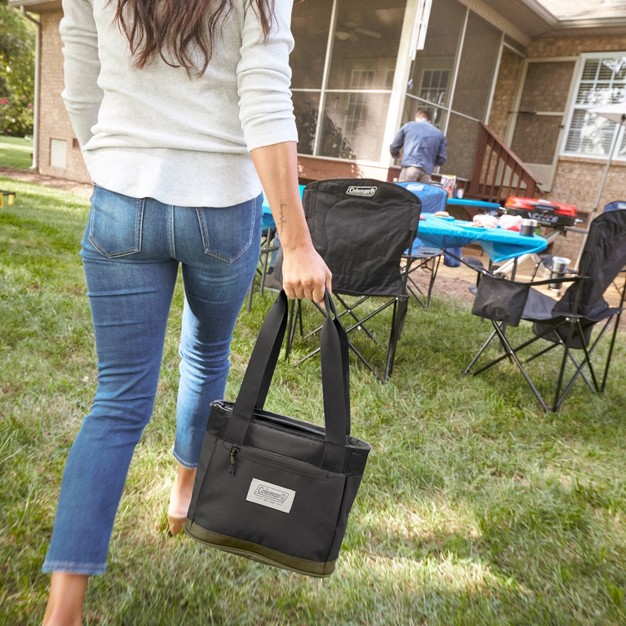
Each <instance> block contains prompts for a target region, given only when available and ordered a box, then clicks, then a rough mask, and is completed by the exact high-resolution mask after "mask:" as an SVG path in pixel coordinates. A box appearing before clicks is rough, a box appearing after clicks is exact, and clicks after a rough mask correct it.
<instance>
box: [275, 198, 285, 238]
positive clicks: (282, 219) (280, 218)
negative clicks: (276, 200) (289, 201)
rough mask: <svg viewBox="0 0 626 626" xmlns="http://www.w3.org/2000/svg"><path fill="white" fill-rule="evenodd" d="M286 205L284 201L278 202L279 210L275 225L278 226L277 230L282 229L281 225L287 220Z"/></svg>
mask: <svg viewBox="0 0 626 626" xmlns="http://www.w3.org/2000/svg"><path fill="white" fill-rule="evenodd" d="M286 206H287V205H286V204H285V203H284V202H281V203H280V212H279V214H278V224H277V225H276V226H277V227H278V232H279V233H280V232H282V230H283V226H284V225H285V224H286V223H287V220H286V219H285V207H286Z"/></svg>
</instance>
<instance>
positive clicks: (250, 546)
mask: <svg viewBox="0 0 626 626" xmlns="http://www.w3.org/2000/svg"><path fill="white" fill-rule="evenodd" d="M185 531H186V532H187V533H188V534H189V535H191V536H192V537H193V538H194V539H196V540H197V541H200V542H201V543H206V544H207V545H209V546H212V547H213V548H218V549H220V550H224V552H230V553H231V554H236V555H237V556H245V557H246V558H248V559H252V560H253V561H258V562H259V563H263V564H264V565H273V566H274V567H280V568H282V569H286V570H290V571H292V572H297V573H298V574H301V573H303V572H305V573H306V574H307V575H308V576H315V577H316V578H327V577H328V576H330V575H331V574H332V573H333V572H334V571H335V563H336V562H337V561H331V562H327V563H318V562H317V561H308V560H307V559H299V558H296V557H295V556H290V555H289V554H284V553H283V552H277V551H276V550H272V549H271V548H266V547H265V546H260V545H258V544H256V543H253V542H251V541H245V540H244V539H235V538H233V537H227V536H226V535H220V534H219V533H214V532H211V531H210V530H205V529H204V528H201V527H200V526H198V525H197V524H194V523H193V522H187V526H186V527H185Z"/></svg>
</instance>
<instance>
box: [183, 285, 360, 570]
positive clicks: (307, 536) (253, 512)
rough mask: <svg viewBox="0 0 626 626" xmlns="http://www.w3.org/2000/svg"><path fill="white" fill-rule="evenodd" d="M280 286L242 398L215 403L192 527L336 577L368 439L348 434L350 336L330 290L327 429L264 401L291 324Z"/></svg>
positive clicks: (260, 555)
mask: <svg viewBox="0 0 626 626" xmlns="http://www.w3.org/2000/svg"><path fill="white" fill-rule="evenodd" d="M287 313H288V306H287V297H286V296H285V294H284V292H281V293H280V294H279V296H278V299H277V300H276V303H275V304H274V306H273V307H272V309H271V310H270V312H269V314H268V316H267V317H266V319H265V321H264V322H263V326H262V328H261V331H260V333H259V337H258V339H257V342H256V345H255V347H254V350H253V352H252V357H251V358H250V362H249V364H248V368H247V370H246V374H245V376H244V379H243V383H242V385H241V389H240V391H239V395H238V397H237V400H236V402H235V403H232V402H226V401H223V400H220V401H217V402H213V403H212V404H211V412H210V415H209V421H208V425H207V430H206V433H205V436H204V441H203V443H202V451H201V453H200V460H199V464H198V471H197V474H196V480H195V483H194V489H193V496H192V499H191V504H190V507H189V512H188V520H187V522H186V524H185V532H186V533H187V534H188V535H190V536H191V537H193V538H194V539H196V540H198V541H200V542H202V543H204V544H207V545H210V546H213V547H216V548H219V549H220V550H225V551H227V552H231V553H233V554H237V555H240V556H245V557H247V558H250V559H253V560H255V561H259V562H261V563H264V564H267V565H273V566H276V567H281V568H284V569H288V570H291V571H294V572H298V573H300V574H306V575H309V576H316V577H325V576H330V574H332V572H333V571H334V569H335V563H336V561H337V557H338V555H339V551H340V548H341V542H342V540H343V536H344V533H345V530H346V525H347V523H348V515H349V513H350V509H351V507H352V504H353V502H354V499H355V497H356V493H357V490H358V488H359V485H360V483H361V479H362V477H363V471H364V469H365V463H366V461H367V456H368V453H369V451H370V446H369V445H368V444H367V443H365V442H364V441H361V440H359V439H356V438H355V437H351V436H350V386H349V377H348V343H347V337H346V335H345V331H344V330H343V328H342V326H341V324H340V323H339V320H338V319H337V317H336V313H335V310H334V306H333V304H332V301H331V300H330V297H329V296H328V294H327V295H326V321H325V322H324V325H323V327H322V332H321V336H320V344H321V362H322V389H323V396H324V407H323V413H324V427H322V426H318V425H316V424H311V423H308V422H305V421H302V420H298V419H295V418H293V417H287V416H284V415H279V414H277V413H272V412H270V411H266V410H264V408H263V405H264V403H265V398H266V396H267V392H268V390H269V386H270V383H271V380H272V375H273V373H274V369H275V367H276V363H277V360H278V355H279V353H280V348H281V345H282V341H283V338H284V334H285V328H286V325H287Z"/></svg>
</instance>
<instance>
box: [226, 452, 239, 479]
mask: <svg viewBox="0 0 626 626" xmlns="http://www.w3.org/2000/svg"><path fill="white" fill-rule="evenodd" d="M240 449H241V448H240V447H239V446H232V448H231V449H230V455H229V456H230V469H229V470H228V473H229V474H232V475H233V476H234V475H235V463H236V461H237V454H238V453H239V450H240Z"/></svg>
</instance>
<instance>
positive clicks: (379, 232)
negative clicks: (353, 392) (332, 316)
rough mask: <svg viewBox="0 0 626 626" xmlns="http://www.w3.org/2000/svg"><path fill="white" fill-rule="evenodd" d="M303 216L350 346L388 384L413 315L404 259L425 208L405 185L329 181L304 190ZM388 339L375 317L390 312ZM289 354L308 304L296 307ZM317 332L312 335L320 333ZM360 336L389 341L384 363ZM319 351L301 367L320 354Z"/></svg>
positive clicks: (377, 340)
mask: <svg viewBox="0 0 626 626" xmlns="http://www.w3.org/2000/svg"><path fill="white" fill-rule="evenodd" d="M303 204H304V211H305V214H306V219H307V223H308V226H309V230H310V232H311V237H312V239H313V245H314V246H315V248H316V249H317V251H318V252H319V253H320V255H321V256H322V258H323V259H324V260H325V262H326V264H327V265H328V267H329V268H330V270H331V272H332V274H333V295H334V296H335V301H336V303H337V305H338V307H339V306H341V307H343V308H342V309H341V310H340V311H339V317H340V319H341V320H342V322H343V324H344V326H345V328H346V331H347V332H348V338H349V343H350V348H351V350H352V351H353V352H354V354H356V356H357V357H358V358H359V359H360V360H361V362H362V363H364V364H365V365H366V366H367V367H368V368H369V369H370V370H371V371H372V372H373V373H374V374H375V375H376V377H377V378H378V379H379V380H381V381H386V380H387V379H388V378H389V376H391V373H392V370H393V364H394V360H395V354H396V345H397V342H398V340H399V338H400V335H401V332H402V325H403V322H404V318H405V315H406V311H407V298H408V294H407V275H408V274H407V272H405V271H404V270H403V268H402V267H401V261H402V255H403V253H404V252H405V251H406V250H407V249H408V248H410V246H411V244H412V242H413V240H414V239H415V236H416V232H417V222H418V220H419V216H420V209H421V203H420V200H419V198H418V197H417V196H415V195H414V194H412V193H411V192H409V191H407V190H406V189H404V188H403V187H400V186H399V185H395V184H393V183H388V182H384V181H380V180H372V179H334V180H322V181H317V182H315V183H311V184H310V185H308V186H307V187H306V189H305V191H304V198H303ZM387 310H390V311H391V315H390V316H389V315H387V316H386V318H387V319H386V320H385V321H388V326H389V335H388V339H387V341H386V342H383V341H382V340H381V339H379V338H378V337H377V335H379V334H380V332H378V333H377V332H375V331H374V330H373V329H372V327H373V326H374V317H375V316H379V315H380V314H381V313H382V312H383V311H387ZM289 324H290V326H289V333H288V338H289V339H288V343H287V356H289V353H290V351H291V348H292V346H293V342H294V335H295V330H296V328H297V327H298V326H299V327H300V330H301V331H302V303H301V302H300V301H299V302H298V303H297V304H296V305H295V306H294V307H292V315H291V317H290V320H289ZM317 331H318V328H316V329H315V330H313V331H311V333H309V334H312V333H314V332H317ZM355 333H358V334H359V335H361V336H363V337H365V338H367V342H368V343H369V340H370V339H371V340H373V341H374V342H375V343H378V344H379V345H382V344H383V343H384V344H385V351H386V356H385V364H384V366H383V367H382V368H381V367H380V366H376V365H375V364H374V361H375V356H376V355H375V354H374V355H373V356H369V355H368V357H366V356H365V353H364V352H365V351H364V349H363V348H362V347H361V346H360V345H359V346H358V347H357V343H359V344H361V343H362V342H360V341H359V342H357V341H356V338H355ZM317 352H318V350H314V351H312V352H310V353H309V354H307V355H306V356H305V357H303V358H302V359H300V361H298V363H300V362H302V361H304V360H305V359H307V358H310V357H311V356H313V355H314V354H316V353H317Z"/></svg>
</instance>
